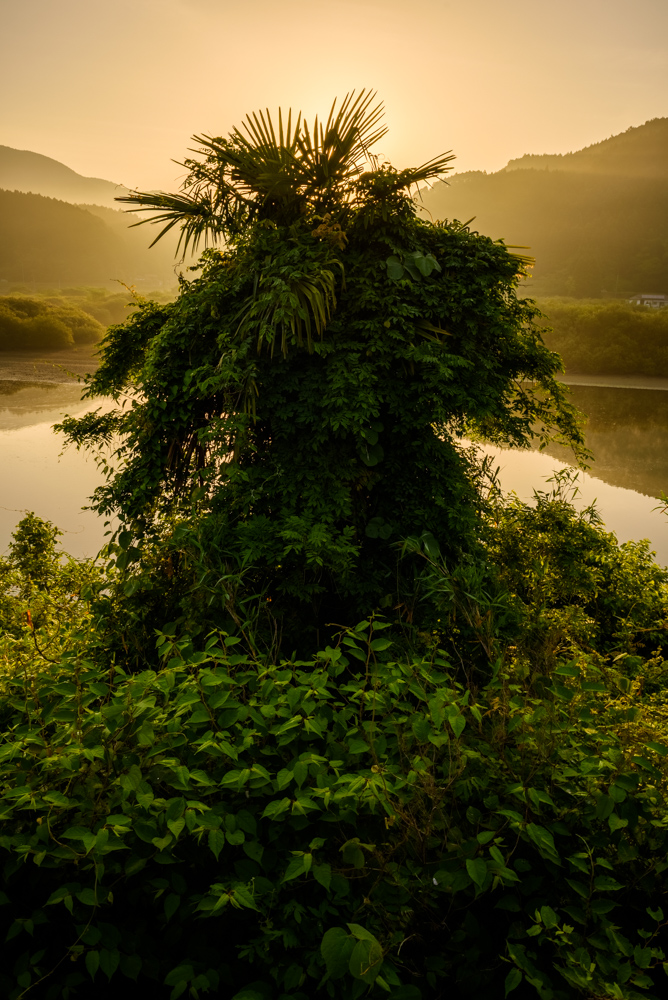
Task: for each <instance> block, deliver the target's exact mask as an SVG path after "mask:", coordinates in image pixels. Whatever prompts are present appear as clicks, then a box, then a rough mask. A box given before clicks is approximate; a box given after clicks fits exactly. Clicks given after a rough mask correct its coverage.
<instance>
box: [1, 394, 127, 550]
mask: <svg viewBox="0 0 668 1000" xmlns="http://www.w3.org/2000/svg"><path fill="white" fill-rule="evenodd" d="M102 402H103V408H104V409H107V408H110V406H111V403H107V402H106V401H102ZM95 405H96V406H99V405H100V403H99V401H96V404H95ZM90 408H91V404H90V402H89V401H82V400H81V388H80V386H79V385H78V384H77V383H76V382H52V381H49V382H29V381H24V380H21V379H11V380H5V381H0V552H3V551H4V550H6V547H7V544H8V543H9V541H10V536H11V533H12V531H13V530H14V528H15V527H16V524H17V522H18V521H20V520H21V518H22V517H23V516H24V515H25V513H26V512H27V511H34V512H35V513H36V514H37V515H38V516H39V517H42V518H44V519H45V520H47V521H52V522H53V523H54V524H55V525H56V526H57V527H58V528H60V530H61V531H62V532H63V537H62V538H61V540H60V541H61V544H62V547H63V549H64V550H65V551H66V552H68V553H70V555H73V556H76V557H82V556H94V555H96V554H97V552H98V551H99V550H100V548H101V547H102V545H104V543H105V540H106V538H105V532H106V531H107V528H106V527H105V525H104V520H103V519H102V518H99V517H98V516H97V515H96V514H94V513H93V512H92V511H86V510H82V509H81V508H82V507H83V506H85V505H86V504H87V502H88V498H89V496H90V495H91V494H92V492H93V490H95V489H96V487H97V486H99V485H100V483H101V482H102V477H101V474H100V472H99V471H98V468H97V466H96V464H95V462H94V461H93V459H92V458H90V457H88V456H87V455H85V454H84V453H83V452H78V451H76V449H74V448H69V449H67V450H66V451H65V452H63V453H62V454H61V452H62V451H63V445H64V442H63V438H62V436H61V435H59V434H55V433H54V432H53V429H52V427H53V424H55V423H57V422H58V421H59V420H61V419H62V417H63V415H64V414H65V413H69V414H70V415H72V416H76V415H77V414H81V413H85V412H86V411H87V410H88V409H90Z"/></svg>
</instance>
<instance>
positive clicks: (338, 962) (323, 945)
mask: <svg viewBox="0 0 668 1000" xmlns="http://www.w3.org/2000/svg"><path fill="white" fill-rule="evenodd" d="M354 947H355V939H354V938H353V937H351V935H349V934H348V933H347V931H345V930H344V929H343V927H330V929H329V930H328V931H325V934H324V935H323V938H322V941H321V942H320V953H321V955H322V957H323V959H324V960H325V966H326V968H327V973H328V975H329V976H330V978H331V979H341V977H342V976H345V974H346V973H347V972H348V966H349V962H350V958H351V956H352V953H353V949H354Z"/></svg>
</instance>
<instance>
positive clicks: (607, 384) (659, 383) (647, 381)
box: [559, 375, 668, 392]
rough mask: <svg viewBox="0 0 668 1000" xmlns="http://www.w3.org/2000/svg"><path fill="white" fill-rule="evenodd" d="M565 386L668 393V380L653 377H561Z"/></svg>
mask: <svg viewBox="0 0 668 1000" xmlns="http://www.w3.org/2000/svg"><path fill="white" fill-rule="evenodd" d="M559 381H560V382H563V383H564V385H591V386H595V387H596V388H599V389H657V390H659V391H661V392H668V378H655V377H653V376H651V375H560V376H559Z"/></svg>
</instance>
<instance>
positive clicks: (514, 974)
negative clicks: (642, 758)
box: [503, 967, 522, 997]
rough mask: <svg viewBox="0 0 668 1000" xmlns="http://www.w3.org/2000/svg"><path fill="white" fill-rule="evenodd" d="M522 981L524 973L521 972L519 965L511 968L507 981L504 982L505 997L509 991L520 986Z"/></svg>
mask: <svg viewBox="0 0 668 1000" xmlns="http://www.w3.org/2000/svg"><path fill="white" fill-rule="evenodd" d="M521 982H522V973H521V972H520V970H519V969H518V968H517V967H515V968H513V969H511V970H510V972H509V973H508V975H507V976H506V981H505V984H504V989H505V993H504V994H503V995H504V997H507V996H508V994H509V993H512V991H513V990H514V989H516V987H518V986H519V985H520V983H521Z"/></svg>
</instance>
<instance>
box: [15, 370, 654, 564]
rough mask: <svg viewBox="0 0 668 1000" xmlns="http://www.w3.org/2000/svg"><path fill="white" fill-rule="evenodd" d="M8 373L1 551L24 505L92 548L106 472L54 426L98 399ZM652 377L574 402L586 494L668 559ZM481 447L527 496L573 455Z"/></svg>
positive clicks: (66, 540)
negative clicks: (66, 444)
mask: <svg viewBox="0 0 668 1000" xmlns="http://www.w3.org/2000/svg"><path fill="white" fill-rule="evenodd" d="M15 367H16V364H15ZM0 373H1V369H0ZM7 374H11V375H12V378H8V379H5V380H4V381H1V380H0V470H1V471H0V476H1V478H0V484H1V489H0V552H1V551H3V550H4V549H5V548H6V546H7V543H8V542H9V539H10V534H11V532H12V531H13V529H14V527H15V526H16V523H17V522H18V521H19V520H20V519H21V517H22V516H23V514H24V513H25V511H27V510H33V511H35V513H36V514H38V515H39V516H40V517H43V518H45V519H47V520H50V521H53V522H54V523H55V524H56V525H57V526H58V527H59V528H60V529H61V530H62V531H64V533H65V534H64V537H63V539H62V544H63V547H64V549H65V550H66V551H68V552H71V553H72V555H75V556H92V555H95V554H96V553H97V552H98V550H99V549H100V547H101V546H102V545H103V544H104V541H105V531H106V530H107V529H106V528H105V526H104V522H103V520H102V519H101V518H98V517H97V515H95V514H93V513H92V512H91V511H83V510H81V508H82V507H83V506H85V505H86V504H87V502H88V498H89V497H90V495H91V494H92V493H93V491H94V490H95V488H96V487H97V486H99V485H100V483H101V482H102V476H101V474H100V473H99V471H98V469H97V466H96V465H95V462H94V461H93V460H92V459H91V458H88V457H87V456H86V455H84V454H83V453H81V452H77V451H75V450H74V449H68V450H67V451H65V452H64V453H62V454H61V452H62V449H63V441H62V439H61V438H60V437H59V436H58V435H56V434H54V433H53V430H52V425H53V424H54V423H57V422H58V421H59V420H60V419H61V418H62V416H63V414H64V413H70V414H71V415H72V416H76V415H78V414H81V413H84V412H86V410H88V409H89V408H90V406H91V404H90V403H89V402H88V401H83V402H82V400H81V397H80V391H81V390H80V387H79V385H78V384H77V383H76V382H72V381H70V382H62V381H61V382H57V381H54V380H49V381H45V382H42V381H25V380H22V379H21V377H20V376H21V374H22V373H21V371H20V370H19V369H18V368H17V370H16V372H14V371H13V370H12V372H11V373H10V372H8V373H7ZM25 374H26V375H32V369H30V371H26V372H25ZM646 381H647V382H650V381H651V383H652V384H650V385H648V386H647V388H630V387H628V386H627V385H626V386H623V387H621V386H620V387H618V388H613V387H611V386H610V385H597V386H591V385H584V384H579V385H575V386H573V401H574V402H575V404H576V406H577V407H578V408H579V409H581V410H582V411H583V412H584V413H586V414H587V415H588V416H589V424H588V427H587V444H588V446H589V448H590V449H591V450H592V451H593V453H594V458H595V460H594V463H593V465H592V467H591V469H590V470H589V473H588V474H587V475H585V476H583V477H582V478H581V497H580V502H581V503H582V504H583V505H586V504H589V503H591V502H592V501H594V500H595V501H596V502H597V506H598V508H599V510H600V513H601V515H602V517H603V519H604V521H605V523H606V525H607V527H608V528H609V530H611V531H614V532H615V533H616V534H617V537H618V538H619V540H620V541H625V540H627V539H632V538H649V539H650V540H651V543H652V548H653V549H655V550H656V553H657V558H658V559H659V561H660V562H661V563H663V564H666V565H668V519H667V518H666V516H665V515H664V514H662V513H660V512H659V511H656V510H653V508H655V507H656V506H657V501H656V500H655V499H654V498H655V497H656V496H658V495H659V493H660V492H661V491H665V492H666V493H668V391H650V390H656V389H661V388H664V389H668V382H663V383H662V385H659V384H654V383H656V382H657V380H646ZM93 405H94V406H95V407H97V406H98V405H99V401H97V400H96V401H95V402H94V403H93ZM111 405H112V404H111V403H109V404H107V405H106V406H105V407H104V408H107V406H108V407H110V406H111ZM484 450H485V452H486V453H488V454H493V455H494V456H495V458H496V463H497V464H498V465H499V466H500V467H501V476H500V478H501V485H502V486H503V488H504V489H505V490H508V491H509V490H515V491H516V492H517V493H518V494H519V495H520V496H521V497H523V498H526V499H530V497H531V496H532V493H533V490H534V489H535V488H538V489H542V488H544V487H545V480H546V479H547V478H549V477H550V476H551V475H552V472H553V470H554V469H555V468H563V465H564V463H565V464H571V463H572V461H573V458H572V455H571V453H570V452H569V451H568V450H566V449H563V448H557V447H554V446H552V447H550V448H549V449H548V451H547V453H545V452H543V453H538V452H531V451H523V452H519V451H509V450H504V449H498V448H496V449H495V448H485V449H484Z"/></svg>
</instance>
